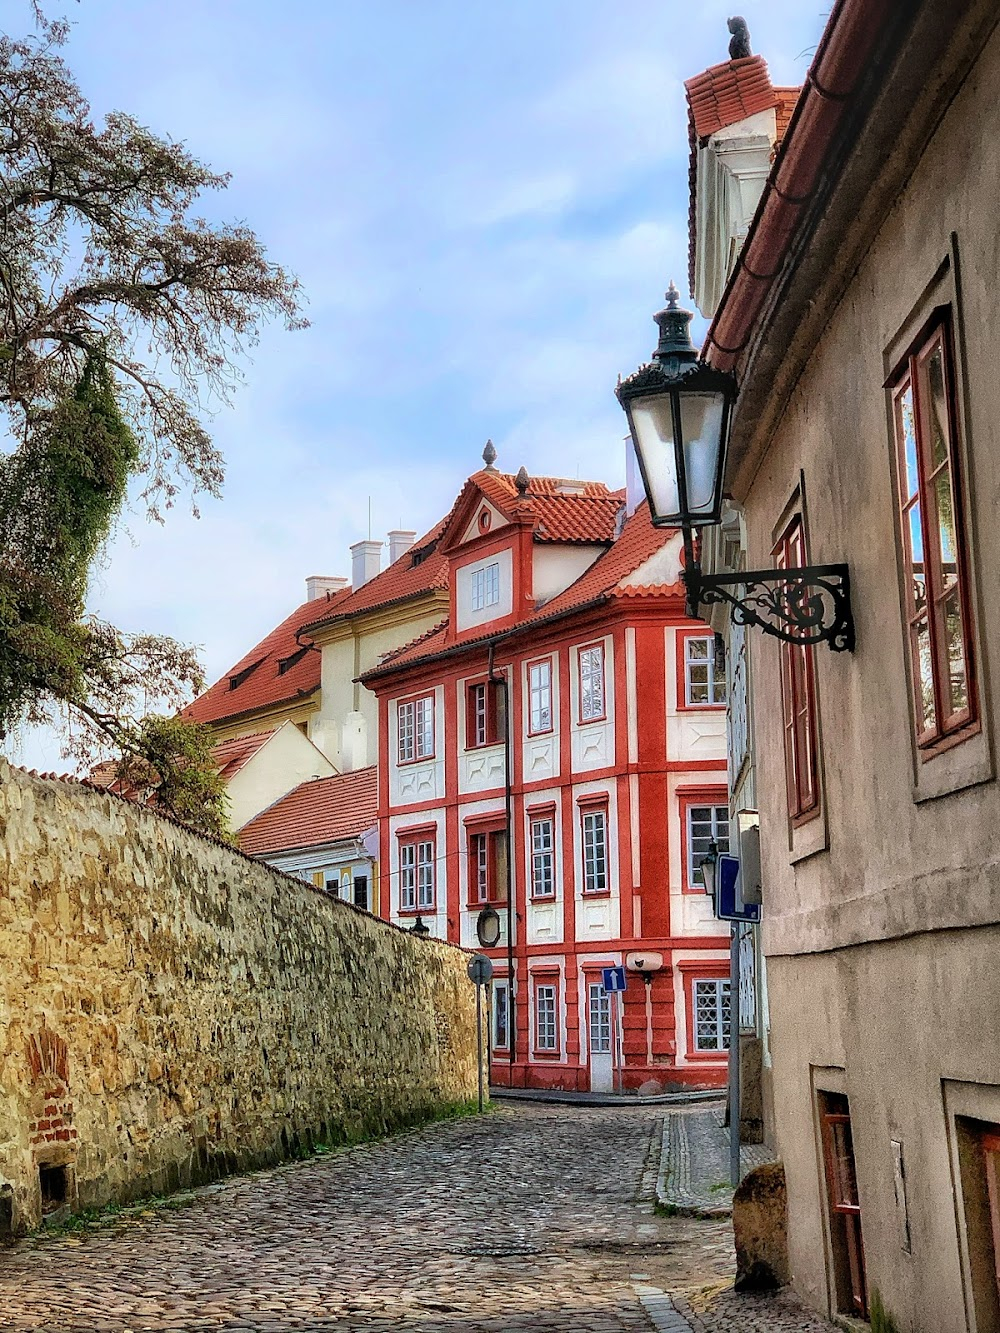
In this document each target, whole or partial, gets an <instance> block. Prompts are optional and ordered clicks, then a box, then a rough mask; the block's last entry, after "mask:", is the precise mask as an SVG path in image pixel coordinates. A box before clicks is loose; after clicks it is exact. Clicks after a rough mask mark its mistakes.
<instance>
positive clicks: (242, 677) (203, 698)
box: [183, 588, 350, 722]
mask: <svg viewBox="0 0 1000 1333" xmlns="http://www.w3.org/2000/svg"><path fill="white" fill-rule="evenodd" d="M349 596H350V589H349V588H344V589H342V590H341V591H339V592H336V593H334V595H333V596H332V597H331V598H330V599H329V601H327V600H326V599H325V598H323V599H320V598H316V599H315V600H314V601H311V602H303V604H302V605H301V606H299V607H297V608H296V609H295V610H294V611H293V612H292V614H291V615H290V616H287V617H286V618H285V619H284V620H283V621H282V622H281V624H280V625H279V626H278V627H277V629H273V630H272V631H271V633H270V634H269V635H268V636H267V638H266V639H262V640H261V641H260V643H258V644H256V645H255V646H254V647H253V648H251V649H250V651H249V652H248V653H245V654H244V655H243V657H241V658H240V660H239V661H238V662H237V663H236V665H235V666H233V667H230V668H229V670H228V671H227V672H226V674H225V675H224V676H223V677H222V678H221V680H217V681H216V682H215V684H214V685H212V686H210V687H209V688H208V689H207V690H206V691H205V693H204V694H202V695H200V696H199V697H198V698H197V699H195V701H194V703H193V704H190V705H189V706H188V707H187V708H185V709H184V713H183V716H184V717H187V718H190V719H191V720H192V721H193V722H221V721H222V720H223V719H225V718H230V717H239V716H241V715H242V714H243V713H249V712H253V711H254V710H255V709H258V708H267V707H273V706H274V705H275V704H281V703H290V702H292V701H294V700H295V699H304V698H307V697H308V696H309V695H310V694H312V693H314V691H316V690H318V689H319V681H320V654H319V651H318V650H315V649H311V648H310V649H304V647H303V644H301V643H300V642H299V641H298V640H297V639H296V637H295V635H296V632H297V631H299V630H301V628H302V626H303V625H304V624H305V623H306V622H307V621H309V620H313V619H315V618H316V616H317V615H318V614H319V612H320V608H321V607H323V608H326V607H332V606H335V605H337V604H339V603H341V602H343V601H345V600H346V599H347V598H348V597H349ZM282 664H285V669H284V670H282V669H281V668H282ZM234 682H235V685H234V684H233V683H234Z"/></svg>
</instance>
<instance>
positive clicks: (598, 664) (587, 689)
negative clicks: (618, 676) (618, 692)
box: [580, 643, 605, 722]
mask: <svg viewBox="0 0 1000 1333" xmlns="http://www.w3.org/2000/svg"><path fill="white" fill-rule="evenodd" d="M604 715H605V714H604V645H603V644H601V643H595V644H593V645H592V646H591V647H590V648H581V649H580V721H581V722H593V721H595V720H596V719H599V718H603V717H604Z"/></svg>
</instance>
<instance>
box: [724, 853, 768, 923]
mask: <svg viewBox="0 0 1000 1333" xmlns="http://www.w3.org/2000/svg"><path fill="white" fill-rule="evenodd" d="M715 877H716V884H717V886H718V888H717V896H716V903H715V915H716V916H717V917H719V918H720V920H722V921H759V920H760V904H759V903H744V901H743V898H742V897H741V895H740V863H739V860H738V859H737V858H736V857H735V856H727V855H726V854H725V853H723V854H722V855H720V856H719V860H718V864H717V866H716V870H715Z"/></svg>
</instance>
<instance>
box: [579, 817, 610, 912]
mask: <svg viewBox="0 0 1000 1333" xmlns="http://www.w3.org/2000/svg"><path fill="white" fill-rule="evenodd" d="M580 828H581V832H582V834H583V891H584V893H607V891H608V811H607V808H606V807H605V806H596V807H590V808H586V807H585V808H584V809H583V810H581V811H580Z"/></svg>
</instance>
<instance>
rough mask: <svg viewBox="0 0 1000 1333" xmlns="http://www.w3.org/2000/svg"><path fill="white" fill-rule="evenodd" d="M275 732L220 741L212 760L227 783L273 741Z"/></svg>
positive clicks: (260, 732)
mask: <svg viewBox="0 0 1000 1333" xmlns="http://www.w3.org/2000/svg"><path fill="white" fill-rule="evenodd" d="M273 735H274V731H273V730H271V731H257V732H254V734H253V735H252V736H237V737H236V739H235V740H231V741H220V742H219V744H218V745H216V746H214V747H213V749H212V758H213V759H214V760H215V762H216V763H217V764H218V766H219V774H220V776H221V777H222V778H223V780H224V781H225V782H228V781H229V779H230V778H234V777H235V776H236V774H237V773H238V772H239V771H240V769H241V768H242V767H243V766H244V764H246V763H247V762H248V761H249V760H251V759H252V758H253V757H254V755H255V754H256V753H257V751H258V750H259V749H260V748H261V747H262V746H264V745H266V744H267V742H268V741H269V740H270V739H271V737H272V736H273Z"/></svg>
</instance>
